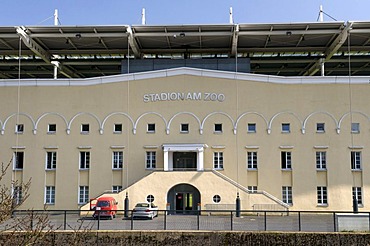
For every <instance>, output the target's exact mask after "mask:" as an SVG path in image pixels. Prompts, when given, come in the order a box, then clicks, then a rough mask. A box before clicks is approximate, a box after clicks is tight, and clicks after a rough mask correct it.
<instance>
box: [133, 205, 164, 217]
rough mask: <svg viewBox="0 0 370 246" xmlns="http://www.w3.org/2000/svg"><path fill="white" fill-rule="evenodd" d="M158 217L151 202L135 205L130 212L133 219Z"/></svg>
mask: <svg viewBox="0 0 370 246" xmlns="http://www.w3.org/2000/svg"><path fill="white" fill-rule="evenodd" d="M157 216H158V207H157V206H155V205H154V204H153V203H151V202H140V203H138V204H136V206H135V208H134V210H133V211H132V217H133V218H148V219H151V220H152V219H153V218H154V217H157Z"/></svg>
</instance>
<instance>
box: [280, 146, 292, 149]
mask: <svg viewBox="0 0 370 246" xmlns="http://www.w3.org/2000/svg"><path fill="white" fill-rule="evenodd" d="M293 148H294V146H291V145H280V146H279V149H293Z"/></svg>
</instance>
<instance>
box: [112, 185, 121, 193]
mask: <svg viewBox="0 0 370 246" xmlns="http://www.w3.org/2000/svg"><path fill="white" fill-rule="evenodd" d="M121 190H122V185H113V186H112V192H113V193H118V192H120V191H121Z"/></svg>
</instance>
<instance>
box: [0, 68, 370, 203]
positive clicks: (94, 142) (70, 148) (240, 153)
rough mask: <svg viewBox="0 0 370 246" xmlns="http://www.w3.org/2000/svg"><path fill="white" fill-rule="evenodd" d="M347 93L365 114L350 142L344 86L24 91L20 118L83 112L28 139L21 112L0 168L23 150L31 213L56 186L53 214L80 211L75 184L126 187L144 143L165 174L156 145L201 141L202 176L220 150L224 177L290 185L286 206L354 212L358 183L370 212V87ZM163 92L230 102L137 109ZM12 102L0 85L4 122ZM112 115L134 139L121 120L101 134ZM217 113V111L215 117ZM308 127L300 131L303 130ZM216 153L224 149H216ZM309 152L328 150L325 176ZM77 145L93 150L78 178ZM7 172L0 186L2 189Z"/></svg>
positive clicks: (2, 144) (226, 84)
mask: <svg viewBox="0 0 370 246" xmlns="http://www.w3.org/2000/svg"><path fill="white" fill-rule="evenodd" d="M128 89H129V91H128ZM351 89H352V105H351V106H352V109H353V111H356V112H361V113H354V114H353V121H354V122H359V123H360V127H361V133H360V134H354V135H351V134H350V117H349V116H346V117H345V118H344V120H343V121H342V122H341V128H340V132H339V134H338V133H337V131H336V128H337V125H336V124H337V122H338V121H339V120H340V119H341V117H342V116H343V115H345V114H346V113H347V112H349V109H350V105H349V98H348V95H349V87H348V85H346V84H289V85H288V84H274V83H262V82H254V81H245V80H233V79H222V78H210V77H200V76H199V77H198V76H192V75H179V76H172V77H163V78H153V79H142V80H135V81H130V82H127V81H122V82H121V83H109V84H102V85H90V86H71V87H69V86H39V87H35V86H30V87H23V86H22V87H20V105H19V108H20V112H22V113H25V114H27V115H29V116H30V117H32V119H33V120H34V121H35V122H36V121H37V119H39V118H40V117H41V116H42V115H44V114H45V113H50V112H54V113H57V114H59V115H62V116H64V117H65V119H66V121H67V123H69V122H71V119H73V117H74V116H76V115H78V114H79V113H81V112H83V113H85V114H82V115H78V116H77V117H76V118H74V120H73V122H72V123H71V127H70V134H67V125H66V123H65V122H64V120H63V119H62V118H61V117H60V116H58V115H56V114H48V115H45V117H43V118H42V119H41V120H40V121H39V122H38V125H37V132H36V134H34V133H33V132H32V130H33V125H32V122H31V121H30V119H28V118H27V117H26V116H24V115H20V116H19V122H20V123H23V124H25V132H24V134H18V135H16V134H14V125H15V124H16V116H13V117H11V118H10V119H9V120H8V121H7V122H6V126H5V131H4V134H3V135H1V136H0V148H1V150H2V151H1V153H0V155H1V160H2V162H5V163H7V162H8V161H9V160H10V158H11V156H12V153H13V152H14V149H12V148H11V147H13V146H18V147H19V146H25V149H24V152H25V167H24V169H23V171H20V172H17V176H18V177H22V179H23V180H28V179H29V178H32V187H31V191H30V192H31V197H30V199H28V201H27V202H26V203H25V204H24V207H27V208H42V207H43V201H44V189H45V188H44V187H45V185H49V184H55V187H56V192H57V194H56V203H55V205H50V206H49V208H50V209H76V208H78V206H79V205H78V203H77V201H78V185H79V184H80V185H89V191H90V197H95V196H98V195H100V194H101V193H102V192H104V191H105V190H110V189H111V188H112V185H122V186H123V187H127V186H129V185H132V184H134V183H135V182H137V181H139V180H140V179H141V178H142V177H145V176H146V175H148V174H149V173H151V170H146V169H145V152H146V151H147V150H148V149H146V148H145V146H157V147H156V148H155V149H153V150H155V151H157V168H158V169H163V152H162V150H161V146H162V144H165V143H204V144H207V145H208V148H206V150H205V154H204V168H205V169H212V168H213V152H214V151H215V150H217V151H223V152H224V170H222V171H220V172H221V173H222V174H224V175H226V176H228V177H229V178H231V179H233V180H234V181H237V182H239V183H240V184H242V185H243V186H245V187H247V186H248V185H257V186H258V189H259V190H265V191H267V192H269V193H271V194H272V195H274V196H276V197H278V198H280V199H281V196H282V195H281V187H282V186H292V187H293V206H292V208H291V209H294V210H315V209H327V210H351V209H352V207H351V206H352V200H351V197H352V196H351V187H352V186H353V185H354V183H355V185H358V186H362V187H363V201H364V208H363V209H364V210H366V209H368V208H369V204H368V197H370V188H369V181H368V180H369V176H370V173H369V172H370V171H369V169H368V168H367V165H366V163H367V162H368V161H369V160H370V156H369V155H370V154H369V152H368V151H367V148H368V139H369V133H368V132H369V120H368V118H366V117H365V116H364V115H366V116H367V115H369V114H370V108H369V105H368V95H369V89H368V85H367V84H353V85H352V86H351ZM161 92H202V93H205V92H213V93H217V94H220V93H222V94H224V95H225V97H226V99H225V101H223V102H211V101H203V100H199V101H191V100H185V101H161V102H148V103H145V102H143V95H144V94H147V93H161ZM16 97H17V88H16V87H2V88H1V90H0V98H1V99H0V100H1V102H2V105H3V107H2V109H1V110H0V120H1V121H2V123H3V124H4V122H5V120H6V119H7V117H9V116H10V115H12V114H14V113H16V112H17V99H16ZM115 112H122V113H125V114H127V115H128V116H129V117H131V119H132V120H133V122H137V126H136V133H135V134H134V133H133V124H132V122H131V121H130V120H129V118H128V117H126V116H123V115H119V114H117V115H113V116H111V117H109V118H108V119H107V120H106V121H105V124H104V132H103V134H100V132H99V127H100V125H101V124H102V122H103V120H104V118H105V117H107V116H108V115H110V114H111V113H115ZM180 112H183V113H184V114H180V115H178V116H177V117H175V118H174V119H173V120H172V122H171V125H170V128H169V134H166V123H167V124H168V122H169V121H170V119H171V117H173V116H174V115H175V114H177V113H180ZM215 112H218V113H216V114H213V115H211V114H212V113H215ZM146 113H148V114H146ZM188 113H191V114H194V115H195V116H196V117H197V118H198V119H199V120H200V122H202V121H203V120H204V119H206V120H205V121H204V126H203V133H202V134H200V127H199V123H198V121H197V120H196V119H195V117H193V116H192V115H190V114H188ZM244 113H245V115H244V116H243V117H241V118H240V120H239V121H238V125H237V131H236V135H235V134H234V132H233V128H234V125H235V122H236V121H237V119H238V117H240V116H241V115H243V114H244ZM145 114H146V115H145ZM158 114H159V115H160V116H159V115H158ZM311 114H313V115H312V116H310V115H311ZM363 114H364V115H363ZM92 115H94V116H96V118H97V119H96V118H95V117H93V116H92ZM226 115H228V116H229V117H230V118H231V120H230V119H229V118H228V117H227V116H226ZM308 116H310V117H308ZM140 117H141V118H140ZM162 117H163V118H162ZM139 118H140V120H139V121H138V119H139ZM305 120H307V121H306V125H305V133H304V134H303V133H302V125H303V123H304V122H305ZM249 122H251V123H256V124H257V132H256V133H247V130H246V128H247V124H248V123H249ZM285 122H286V123H290V124H291V133H290V134H282V133H281V123H285ZM318 122H325V127H326V131H325V133H316V131H315V126H316V123H318ZM49 123H56V124H57V134H55V135H50V134H47V133H46V129H47V125H48V124H49ZM82 123H88V124H90V133H89V134H88V135H82V134H80V126H81V124H82ZM114 123H122V124H123V133H122V134H113V124H114ZM147 123H155V124H156V133H155V134H148V133H147V132H146V127H147ZM181 123H189V126H190V132H189V134H181V133H180V132H179V128H180V124H181ZM214 123H222V124H223V133H222V134H214V133H213V124H214ZM270 124H271V128H270V127H269V125H270ZM269 131H270V133H268V132H269ZM352 139H353V140H352ZM352 142H353V145H355V146H362V147H363V149H360V151H362V160H363V162H362V163H363V170H362V172H357V173H352V172H351V170H350V151H351V149H349V146H351V145H352ZM50 146H54V147H57V148H56V151H57V152H58V162H57V170H56V171H47V172H46V171H45V155H46V149H45V147H50ZM112 146H121V147H122V150H123V151H124V169H123V170H118V171H112V151H113V149H112ZM215 146H225V148H224V149H215V148H213V147H215ZM246 146H254V147H256V146H257V148H255V149H253V151H257V152H258V171H249V170H247V169H246V153H247V151H248V150H250V149H248V148H246ZM280 146H285V147H286V146H291V147H292V148H291V149H289V151H292V162H293V164H292V166H293V167H292V171H282V170H281V164H280V152H281V151H282V150H285V149H281V148H280ZM314 146H326V147H327V148H326V149H324V150H325V151H327V171H324V172H318V171H316V167H315V166H316V164H315V151H317V150H318V149H315V148H314ZM79 147H80V148H82V149H83V148H86V147H88V148H87V149H86V150H89V151H91V163H90V170H88V171H79V168H78V165H79V151H80V150H82V149H79ZM10 173H11V172H9V173H8V176H7V177H6V180H5V181H6V183H8V184H9V183H10V180H11V175H10ZM158 182H162V180H158ZM319 185H320V186H321V185H326V186H327V187H328V206H327V207H318V206H317V201H316V187H317V186H319ZM168 186H170V185H168ZM159 187H160V186H159ZM136 192H137V193H138V194H141V193H142V192H144V191H135V192H130V196H132V199H133V200H135V199H137V200H139V198H140V199H141V200H142V199H143V198H142V197H140V195H137V197H136V195H134V194H133V193H136ZM156 192H158V196H159V197H161V199H162V200H160V201H162V202H163V197H166V194H167V192H168V190H166V189H162V190H161V189H159V190H158V191H156ZM200 192H201V193H202V192H204V191H200ZM144 193H145V192H144ZM144 193H143V194H144ZM219 193H220V194H221V193H222V194H224V193H225V195H223V196H224V197H225V198H222V201H225V203H233V202H235V194H234V193H235V192H234V191H232V192H230V191H229V190H223V187H221V189H220V190H219ZM229 194H230V195H229ZM229 196H230V197H229ZM203 198H204V199H206V198H205V197H202V199H203ZM245 201H247V200H245ZM162 202H161V203H162ZM202 203H205V202H203V201H202ZM206 203H207V202H206ZM245 203H247V202H245Z"/></svg>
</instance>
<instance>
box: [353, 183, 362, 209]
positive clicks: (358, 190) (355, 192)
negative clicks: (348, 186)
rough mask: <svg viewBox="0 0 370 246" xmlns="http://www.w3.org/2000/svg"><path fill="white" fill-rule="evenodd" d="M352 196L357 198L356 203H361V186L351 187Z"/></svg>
mask: <svg viewBox="0 0 370 246" xmlns="http://www.w3.org/2000/svg"><path fill="white" fill-rule="evenodd" d="M352 196H353V198H355V199H357V204H358V205H363V204H362V187H352Z"/></svg>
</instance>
